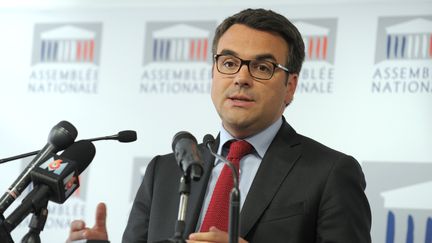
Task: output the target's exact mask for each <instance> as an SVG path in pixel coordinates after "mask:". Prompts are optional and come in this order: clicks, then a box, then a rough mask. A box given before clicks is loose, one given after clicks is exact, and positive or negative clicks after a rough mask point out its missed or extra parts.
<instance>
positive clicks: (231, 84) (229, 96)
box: [211, 24, 298, 138]
mask: <svg viewBox="0 0 432 243" xmlns="http://www.w3.org/2000/svg"><path fill="white" fill-rule="evenodd" d="M221 53H230V54H232V55H234V56H237V57H239V58H241V59H243V60H251V59H261V58H264V60H268V61H271V62H274V63H280V64H282V65H284V66H285V64H286V61H287V56H286V55H287V53H288V46H287V44H286V42H285V40H284V39H283V38H282V37H280V36H278V35H275V34H272V33H269V32H264V31H260V30H256V29H252V28H249V27H247V26H246V25H241V24H235V25H233V26H231V27H230V28H229V29H228V30H227V31H226V32H225V33H224V34H223V35H222V36H221V38H220V40H219V43H218V46H217V54H221ZM215 65H216V64H215ZM215 65H213V83H212V91H211V97H212V100H213V104H214V106H215V107H216V110H217V112H218V113H219V116H220V117H221V119H222V123H223V126H224V128H225V129H226V130H227V131H228V132H229V133H230V134H231V135H233V136H235V137H238V138H243V137H247V136H251V135H254V134H256V133H258V132H260V131H261V130H263V129H265V128H267V127H268V126H270V125H271V124H272V123H273V122H275V121H276V120H277V119H278V118H279V117H280V116H281V115H282V113H283V111H284V109H285V107H286V104H288V103H289V102H291V100H292V98H293V95H294V91H295V88H296V86H297V79H298V75H297V74H290V75H289V76H288V73H286V72H285V71H283V70H282V69H280V68H276V69H275V71H274V74H273V77H272V78H271V79H270V80H258V79H255V78H254V77H252V76H251V75H250V73H249V70H248V66H247V65H243V66H242V67H241V68H240V71H239V72H238V73H236V74H230V75H227V74H222V73H220V72H219V71H218V70H217V68H216V66H215ZM287 78H288V82H287Z"/></svg>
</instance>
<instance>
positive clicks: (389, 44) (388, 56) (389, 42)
mask: <svg viewBox="0 0 432 243" xmlns="http://www.w3.org/2000/svg"><path fill="white" fill-rule="evenodd" d="M390 48H391V36H390V35H388V36H387V59H390Z"/></svg>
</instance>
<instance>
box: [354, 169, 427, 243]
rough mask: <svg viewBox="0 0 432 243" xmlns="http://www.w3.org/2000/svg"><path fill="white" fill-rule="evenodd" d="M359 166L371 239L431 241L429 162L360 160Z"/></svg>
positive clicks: (390, 242) (376, 240) (395, 241)
mask: <svg viewBox="0 0 432 243" xmlns="http://www.w3.org/2000/svg"><path fill="white" fill-rule="evenodd" d="M362 168H363V171H364V173H365V175H366V181H367V183H368V186H367V188H366V193H367V196H368V199H369V203H370V205H371V209H372V215H373V224H372V231H371V232H372V239H374V242H377V243H379V242H383V243H384V242H385V243H397V242H401V243H402V242H404V243H414V242H418V243H420V242H421V243H430V242H432V197H431V196H430V192H431V191H432V177H431V175H430V173H429V171H430V170H431V169H432V163H415V162H363V163H362ZM384 174H385V176H383V175H384Z"/></svg>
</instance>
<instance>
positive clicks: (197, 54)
mask: <svg viewBox="0 0 432 243" xmlns="http://www.w3.org/2000/svg"><path fill="white" fill-rule="evenodd" d="M196 57H197V60H200V59H201V40H198V43H197V53H196Z"/></svg>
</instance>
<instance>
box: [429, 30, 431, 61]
mask: <svg viewBox="0 0 432 243" xmlns="http://www.w3.org/2000/svg"><path fill="white" fill-rule="evenodd" d="M429 57H432V35H430V37H429Z"/></svg>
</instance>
